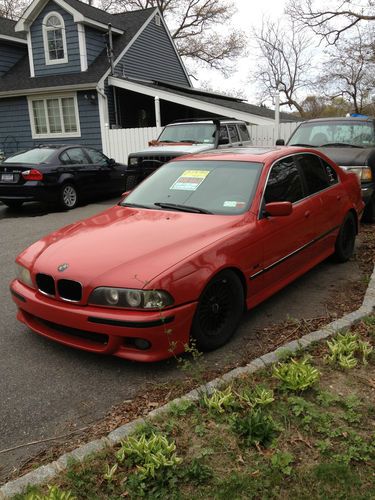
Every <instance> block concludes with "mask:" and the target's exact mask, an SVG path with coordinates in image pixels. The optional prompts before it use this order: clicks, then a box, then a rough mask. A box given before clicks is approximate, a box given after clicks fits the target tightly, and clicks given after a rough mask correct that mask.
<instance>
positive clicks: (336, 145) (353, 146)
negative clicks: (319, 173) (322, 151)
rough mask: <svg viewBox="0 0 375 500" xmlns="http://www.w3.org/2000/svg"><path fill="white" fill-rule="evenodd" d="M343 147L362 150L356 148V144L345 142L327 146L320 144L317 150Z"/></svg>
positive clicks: (361, 147)
mask: <svg viewBox="0 0 375 500" xmlns="http://www.w3.org/2000/svg"><path fill="white" fill-rule="evenodd" d="M340 146H342V147H344V148H360V149H363V146H358V144H349V143H347V142H328V143H327V144H322V145H321V146H317V147H319V148H327V147H332V148H335V147H340Z"/></svg>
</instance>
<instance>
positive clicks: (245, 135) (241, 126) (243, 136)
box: [237, 123, 250, 141]
mask: <svg viewBox="0 0 375 500" xmlns="http://www.w3.org/2000/svg"><path fill="white" fill-rule="evenodd" d="M237 127H238V130H239V132H240V137H241V140H242V141H249V140H250V135H249V131H248V130H247V127H246V125H245V124H244V123H239V124H238V125H237Z"/></svg>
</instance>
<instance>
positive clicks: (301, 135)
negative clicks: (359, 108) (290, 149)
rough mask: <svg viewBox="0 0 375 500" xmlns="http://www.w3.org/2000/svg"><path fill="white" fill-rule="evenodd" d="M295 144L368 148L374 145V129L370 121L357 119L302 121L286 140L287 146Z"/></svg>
mask: <svg viewBox="0 0 375 500" xmlns="http://www.w3.org/2000/svg"><path fill="white" fill-rule="evenodd" d="M297 144H299V145H301V144H304V145H306V146H314V147H317V146H326V147H330V146H331V147H340V146H344V147H345V146H346V147H348V146H354V147H362V148H369V147H373V146H375V131H374V126H373V124H372V122H365V121H357V120H356V121H354V120H353V121H350V120H343V121H338V120H337V121H336V120H335V121H326V122H316V123H314V122H312V123H303V124H302V125H300V126H299V127H298V128H297V130H296V131H295V132H294V134H293V136H292V137H291V138H290V140H289V142H288V145H289V146H293V145H297Z"/></svg>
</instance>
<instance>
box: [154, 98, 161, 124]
mask: <svg viewBox="0 0 375 500" xmlns="http://www.w3.org/2000/svg"><path fill="white" fill-rule="evenodd" d="M154 102H155V121H156V126H157V127H158V128H160V127H161V119H160V99H159V97H157V96H156V97H155V99H154Z"/></svg>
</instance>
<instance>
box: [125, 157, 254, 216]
mask: <svg viewBox="0 0 375 500" xmlns="http://www.w3.org/2000/svg"><path fill="white" fill-rule="evenodd" d="M262 166H263V164H262V163H252V162H245V161H227V160H225V161H224V160H209V161H208V160H206V161H202V160H196V161H193V160H190V161H188V160H186V161H174V162H170V163H168V164H166V165H164V166H163V167H161V168H159V169H158V170H157V171H156V172H155V173H154V174H153V175H152V176H150V177H148V178H147V179H146V180H145V181H144V182H142V184H140V185H139V186H138V187H137V188H136V189H135V190H134V191H132V192H131V193H130V194H129V195H128V196H127V197H126V198H125V199H124V200H123V202H122V203H121V204H122V205H123V206H135V207H137V206H138V207H143V208H153V209H154V208H155V209H160V208H162V209H164V210H179V211H186V212H194V213H213V214H227V215H236V214H240V213H243V212H245V211H246V210H247V209H248V208H249V206H250V204H251V202H252V200H253V197H254V194H255V189H256V186H257V184H258V179H259V175H260V172H261V170H262Z"/></svg>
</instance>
